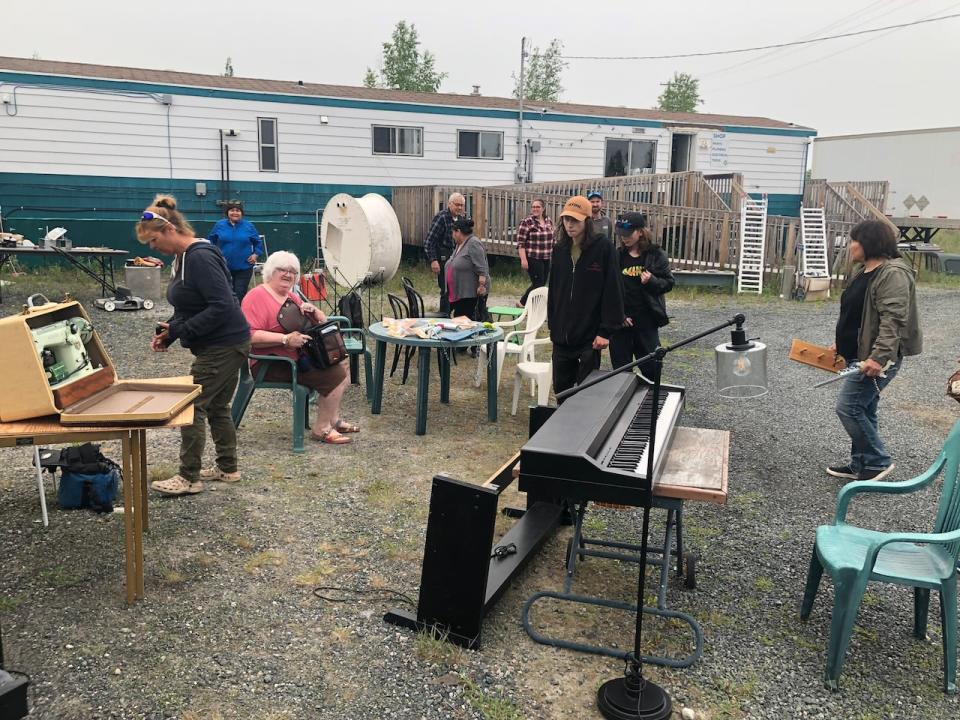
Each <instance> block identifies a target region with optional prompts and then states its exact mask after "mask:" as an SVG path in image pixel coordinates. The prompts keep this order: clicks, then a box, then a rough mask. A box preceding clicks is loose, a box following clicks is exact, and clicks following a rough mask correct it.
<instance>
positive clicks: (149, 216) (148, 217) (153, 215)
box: [140, 210, 173, 225]
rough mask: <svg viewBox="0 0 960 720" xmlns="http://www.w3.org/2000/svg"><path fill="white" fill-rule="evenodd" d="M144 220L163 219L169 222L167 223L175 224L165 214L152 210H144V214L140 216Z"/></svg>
mask: <svg viewBox="0 0 960 720" xmlns="http://www.w3.org/2000/svg"><path fill="white" fill-rule="evenodd" d="M144 220H162V221H163V222H165V223H167V225H173V223H172V222H170V221H169V220H167V219H166V218H165V217H164V216H163V215H157V213H154V212H150V211H149V210H146V211H144V213H143V215H141V216H140V221H141V222H142V221H144Z"/></svg>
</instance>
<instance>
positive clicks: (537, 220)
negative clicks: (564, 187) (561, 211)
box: [517, 198, 554, 306]
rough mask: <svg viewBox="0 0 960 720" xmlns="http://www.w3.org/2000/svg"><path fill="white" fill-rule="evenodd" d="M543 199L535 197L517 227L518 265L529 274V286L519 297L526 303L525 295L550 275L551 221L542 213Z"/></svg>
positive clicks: (544, 283) (521, 301) (542, 283)
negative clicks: (528, 213) (527, 213)
mask: <svg viewBox="0 0 960 720" xmlns="http://www.w3.org/2000/svg"><path fill="white" fill-rule="evenodd" d="M543 213H544V203H543V200H541V199H540V198H537V199H536V200H534V201H533V203H532V204H531V206H530V215H529V216H527V217H526V218H524V219H523V220H522V221H521V222H520V225H519V226H518V227H517V252H518V253H519V255H520V267H522V268H523V269H524V270H526V271H527V274H529V275H530V287H528V288H527V289H526V291H525V292H524V293H523V296H522V297H521V298H520V305H521V306H523V305H526V304H527V296H528V295H529V294H530V293H531V292H533V291H534V290H536V289H537V288H539V287H543V286H544V285H546V284H547V278H548V277H549V276H550V254H551V253H552V252H553V233H554V229H553V222H551V220H550V218H548V217H546V216H545V215H544V214H543Z"/></svg>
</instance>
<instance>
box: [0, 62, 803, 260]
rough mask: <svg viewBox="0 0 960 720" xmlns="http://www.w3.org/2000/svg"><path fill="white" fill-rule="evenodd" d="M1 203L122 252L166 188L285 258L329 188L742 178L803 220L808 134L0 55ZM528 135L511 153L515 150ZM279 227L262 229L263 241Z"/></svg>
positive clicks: (15, 213)
mask: <svg viewBox="0 0 960 720" xmlns="http://www.w3.org/2000/svg"><path fill="white" fill-rule="evenodd" d="M0 101H2V104H3V108H4V110H5V112H4V113H3V114H0V207H2V212H3V214H4V218H5V222H6V224H7V225H8V226H18V225H19V226H20V227H18V228H17V229H18V230H20V231H21V232H25V233H27V234H30V235H33V234H34V231H35V226H37V225H40V224H54V223H56V224H64V225H66V226H67V227H69V228H70V229H71V232H73V233H74V234H75V237H76V238H77V239H78V240H80V241H90V242H92V241H93V240H94V238H97V239H98V243H104V242H107V243H108V244H111V245H123V244H127V243H129V237H130V226H129V224H128V223H130V222H131V218H135V217H136V212H137V211H138V210H139V209H141V208H142V207H143V206H144V205H145V204H146V202H147V201H149V200H150V199H151V197H152V194H153V193H154V192H156V191H172V192H173V193H175V194H176V195H177V196H178V199H179V200H180V202H181V205H182V206H183V208H184V210H185V212H186V213H187V214H188V216H190V217H191V218H195V219H197V220H198V221H200V222H199V223H198V224H199V225H200V227H199V228H198V229H200V230H202V229H203V223H204V222H212V221H213V220H215V219H216V218H217V217H218V216H219V210H218V208H217V206H216V201H217V200H220V199H225V198H226V197H227V196H231V197H240V198H241V199H243V200H244V201H245V202H246V204H247V214H248V217H250V218H251V219H252V220H254V222H256V223H257V224H258V226H261V230H262V231H263V230H264V228H269V230H267V234H268V238H271V239H272V238H278V239H280V240H281V241H282V244H284V245H286V246H293V247H299V248H300V249H301V250H304V249H310V248H312V247H313V246H314V245H313V243H314V238H313V231H312V230H311V228H312V220H313V213H314V211H315V210H316V209H317V208H321V207H323V206H324V204H325V203H326V201H327V200H328V199H329V198H330V197H331V196H332V195H333V194H334V193H337V192H349V193H352V194H361V193H365V192H380V193H382V194H384V195H386V196H387V197H389V196H390V192H391V189H392V188H394V187H397V186H406V185H424V184H443V185H459V184H462V185H471V186H476V185H504V184H509V183H513V182H516V179H517V176H518V173H519V174H521V175H522V176H523V177H525V179H526V180H529V181H548V180H565V179H573V178H583V177H595V176H597V177H598V176H603V175H622V174H627V173H655V172H669V171H682V170H699V171H702V172H704V173H732V172H739V173H742V174H743V176H744V185H745V189H746V190H747V191H748V192H750V193H766V194H767V195H768V198H769V201H770V208H771V212H772V213H778V214H797V212H798V210H799V205H800V199H801V198H802V195H803V182H804V170H805V167H806V157H807V148H808V143H809V138H810V137H812V136H813V135H815V134H816V133H815V131H814V130H812V129H810V128H806V127H801V126H796V125H793V124H791V123H785V122H780V121H776V120H770V119H767V118H759V117H735V116H722V115H707V114H699V113H697V114H683V113H665V112H660V111H656V110H638V109H631V108H623V107H601V106H590V105H575V104H570V103H536V104H535V105H534V106H533V107H531V106H529V105H527V107H526V108H525V110H524V112H523V115H522V118H521V115H520V113H519V111H518V104H517V101H516V100H514V99H511V98H495V97H485V96H480V95H453V94H444V93H411V92H400V91H393V90H376V89H369V88H362V87H344V86H333V85H316V84H309V83H302V82H298V81H276V80H254V79H247V78H237V77H220V76H214V75H197V74H189V73H179V72H171V71H155V70H137V69H130V68H121V67H111V66H97V65H84V64H77V63H63V62H52V61H44V60H26V59H19V58H0ZM521 135H522V142H521ZM271 233H273V234H271Z"/></svg>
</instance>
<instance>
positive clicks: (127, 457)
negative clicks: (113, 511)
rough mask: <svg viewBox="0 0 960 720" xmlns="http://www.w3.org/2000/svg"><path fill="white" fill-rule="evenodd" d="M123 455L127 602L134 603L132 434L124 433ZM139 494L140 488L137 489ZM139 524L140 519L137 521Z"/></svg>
mask: <svg viewBox="0 0 960 720" xmlns="http://www.w3.org/2000/svg"><path fill="white" fill-rule="evenodd" d="M121 443H122V450H121V453H120V454H121V455H122V456H123V457H122V461H121V462H122V467H123V541H124V546H125V548H126V561H127V562H126V572H127V604H128V605H132V604H133V603H134V602H135V601H136V599H137V580H136V573H137V567H136V565H137V563H136V559H135V548H134V545H135V540H134V536H135V535H136V530H135V528H134V515H136V514H138V513H137V512H136V507H137V506H136V503H135V502H134V500H135V498H134V492H135V491H134V486H135V485H136V483H135V482H134V478H133V467H132V463H131V454H132V452H133V449H132V447H131V445H132V443H131V441H130V435H129V434H127V435H124V437H123V440H122V441H121ZM136 493H137V495H139V490H137V491H136ZM137 524H138V525H139V521H137Z"/></svg>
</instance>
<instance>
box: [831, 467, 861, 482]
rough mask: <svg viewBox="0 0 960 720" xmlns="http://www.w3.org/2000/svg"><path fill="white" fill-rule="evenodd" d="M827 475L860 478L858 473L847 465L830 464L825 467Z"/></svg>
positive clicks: (852, 478)
mask: <svg viewBox="0 0 960 720" xmlns="http://www.w3.org/2000/svg"><path fill="white" fill-rule="evenodd" d="M827 475H833V476H834V477H838V478H850V479H851V480H860V479H862V478H861V477H860V474H859V473H855V472H854V471H853V468H852V467H850V466H849V465H831V466H830V467H828V468H827Z"/></svg>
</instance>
